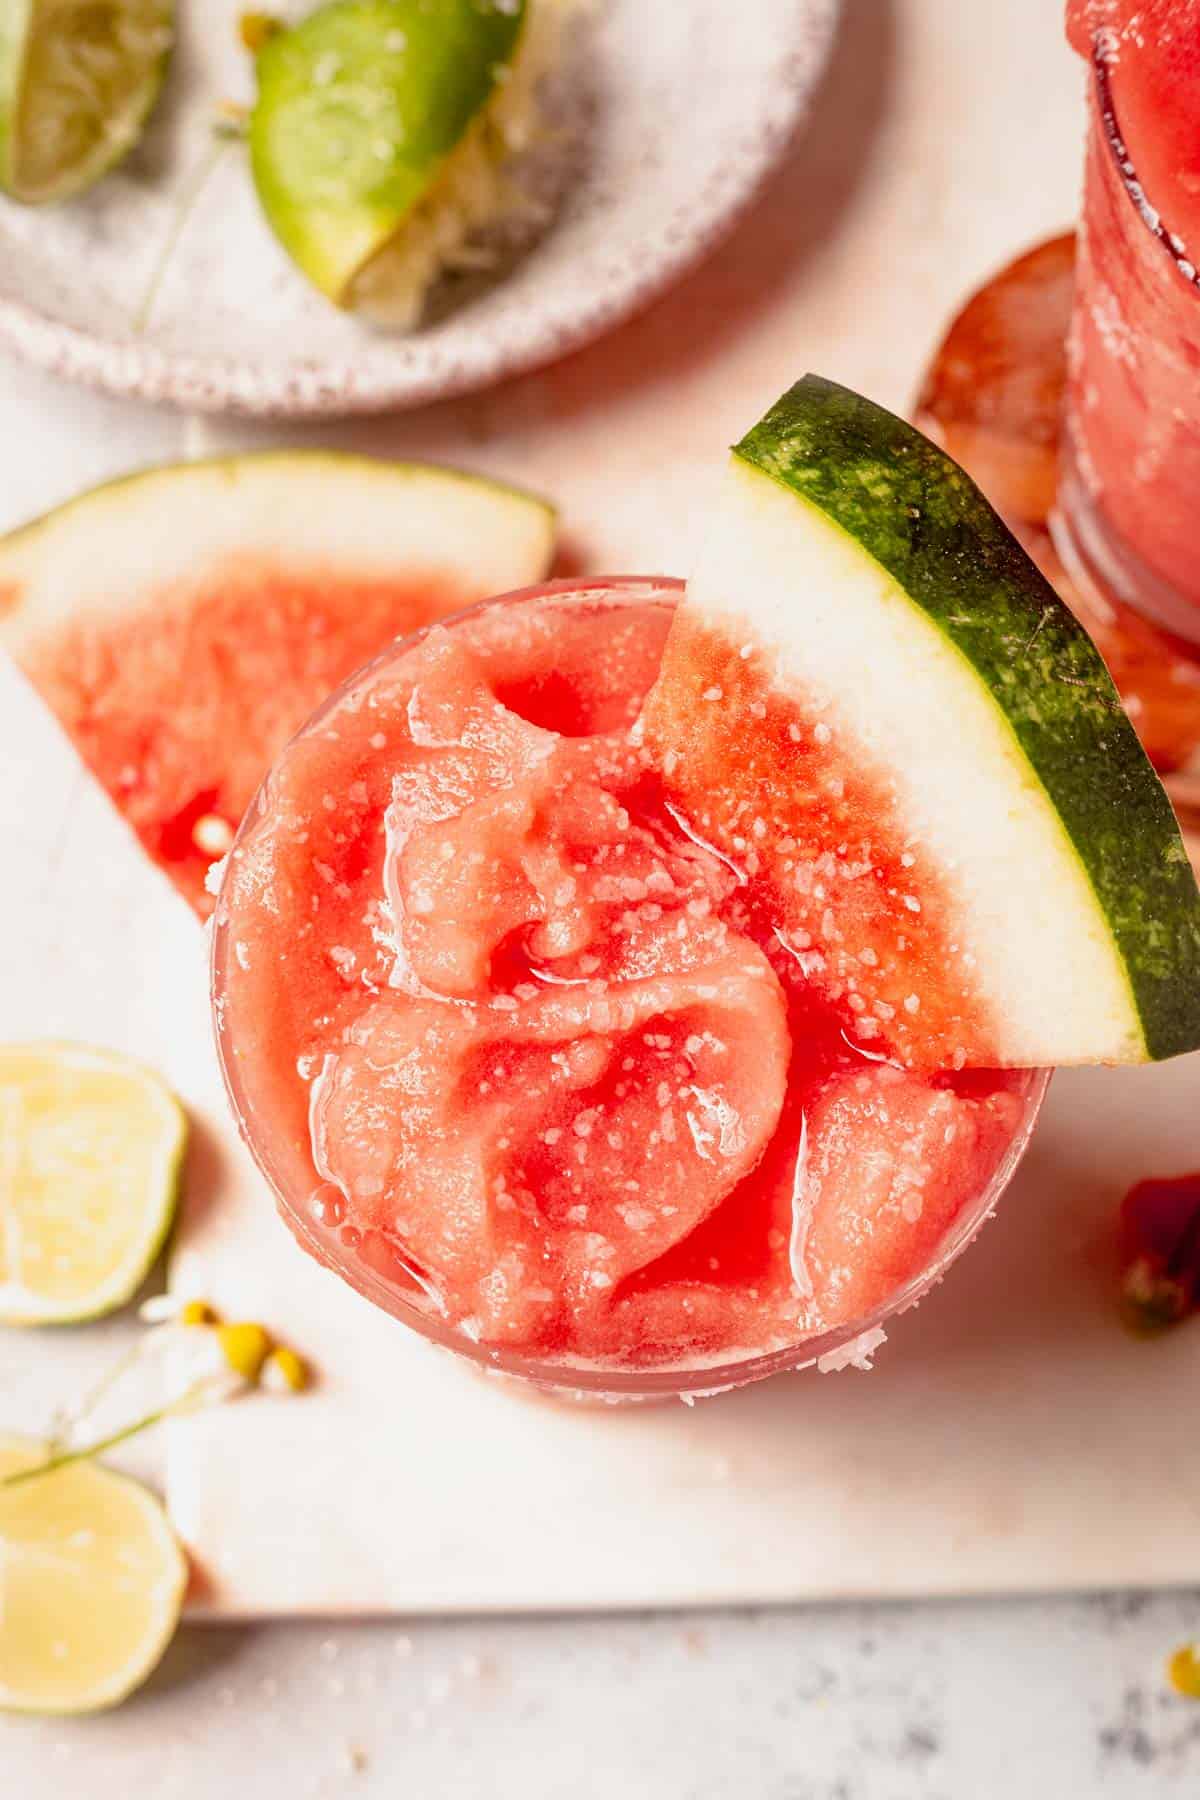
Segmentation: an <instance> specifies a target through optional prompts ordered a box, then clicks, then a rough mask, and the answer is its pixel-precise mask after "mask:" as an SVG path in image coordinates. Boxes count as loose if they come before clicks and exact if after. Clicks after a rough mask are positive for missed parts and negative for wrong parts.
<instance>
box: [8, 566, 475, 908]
mask: <svg viewBox="0 0 1200 1800" xmlns="http://www.w3.org/2000/svg"><path fill="white" fill-rule="evenodd" d="M481 597H482V596H481V595H480V594H479V593H478V592H472V591H470V590H469V588H468V587H467V586H466V585H465V584H464V583H463V581H462V579H461V577H458V576H454V575H447V574H445V573H443V572H440V571H438V570H435V569H430V570H428V571H424V570H420V569H406V570H404V571H403V572H402V573H398V574H397V575H396V576H394V577H388V578H386V579H381V578H378V577H361V576H356V575H355V574H354V573H353V572H352V571H348V570H347V569H346V568H344V567H337V568H329V569H327V570H322V569H320V568H313V567H307V568H305V569H303V570H300V569H289V568H286V567H282V566H280V565H278V564H277V563H275V562H273V561H272V562H267V561H264V560H262V559H260V558H257V557H254V556H249V555H247V556H242V557H238V558H230V559H228V560H226V561H224V562H223V563H221V565H220V566H218V567H214V568H209V569H205V570H203V571H202V572H200V573H198V574H197V576H196V578H195V579H194V580H193V581H191V582H188V583H187V584H185V585H179V586H175V587H172V588H170V589H168V590H167V591H165V592H159V593H150V594H146V595H142V596H139V597H138V599H137V603H136V604H135V605H131V606H130V607H128V608H127V609H125V610H124V611H122V612H119V613H110V614H106V615H101V616H97V617H93V616H84V617H79V618H76V619H72V620H70V621H68V622H67V623H65V624H63V625H60V626H58V627H57V628H55V629H54V630H52V631H50V632H49V633H47V634H46V635H44V636H43V637H42V638H41V639H40V640H39V641H38V642H37V643H36V644H35V645H33V646H32V647H31V648H29V649H28V650H26V651H25V652H24V654H23V656H22V666H23V668H24V670H25V673H26V674H27V676H28V677H29V679H30V681H31V682H32V683H33V685H34V686H35V687H36V688H37V690H38V692H39V693H40V694H41V696H42V698H43V699H44V700H45V702H46V704H47V705H48V706H49V707H50V709H51V710H52V711H53V712H54V713H55V715H56V716H57V718H58V720H59V722H60V723H61V725H62V726H63V728H64V729H65V730H66V731H67V733H68V734H69V736H70V737H71V738H72V740H73V741H74V743H75V745H76V748H77V749H78V751H79V754H80V756H81V757H82V758H83V760H84V762H85V763H86V764H87V766H88V768H89V769H91V771H92V773H93V774H94V775H95V776H96V777H97V779H98V780H99V781H100V782H101V783H102V784H103V786H104V788H105V789H106V790H107V792H108V794H109V796H110V797H111V799H112V800H113V801H114V803H115V804H116V806H117V807H118V808H119V810H120V811H121V812H122V813H123V815H124V816H125V818H126V819H127V820H128V822H129V824H130V825H131V826H132V827H133V829H134V830H135V831H136V832H137V834H138V837H139V838H140V839H141V841H142V843H143V845H144V846H145V848H146V851H147V853H148V854H149V855H150V856H151V857H152V858H153V860H154V861H155V862H156V863H157V864H158V865H159V867H160V868H162V869H163V870H164V871H165V873H166V874H167V875H169V876H170V878H171V880H172V881H173V882H174V883H175V885H176V886H177V887H178V889H179V891H180V892H181V893H182V894H183V896H184V898H185V899H186V900H187V901H188V902H189V904H190V905H191V906H193V907H194V908H195V910H196V912H197V913H199V914H200V915H201V917H207V916H208V914H209V913H210V912H211V910H212V900H211V897H210V896H209V895H208V893H207V892H206V891H205V886H204V882H205V876H206V874H207V872H208V869H209V866H210V865H211V863H212V862H213V860H214V857H215V856H219V855H221V854H223V852H224V851H225V850H226V849H228V847H229V843H230V842H231V841H232V836H233V832H234V831H235V830H236V828H237V825H238V824H239V822H240V820H241V817H242V814H243V813H244V811H245V809H246V807H247V806H248V805H249V803H250V800H251V799H252V798H253V795H254V793H255V790H256V789H257V787H258V784H259V782H260V781H261V780H262V778H263V776H264V775H265V773H266V771H267V769H268V768H269V767H270V764H271V763H272V762H273V761H274V759H275V757H276V756H277V755H278V753H279V751H280V750H281V749H282V748H283V746H284V744H285V743H286V742H287V740H288V738H289V737H291V735H292V733H293V732H294V731H296V730H297V729H298V727H299V726H300V725H301V724H302V723H303V722H304V720H305V719H306V718H307V717H308V715H309V714H310V713H311V712H312V711H313V709H314V708H315V707H316V706H318V705H319V704H320V702H321V701H322V700H323V699H324V698H325V697H326V695H327V694H329V692H330V691H331V690H332V689H333V688H334V687H336V686H337V685H338V684H339V683H340V682H342V681H343V680H344V679H345V678H346V676H347V675H349V674H350V673H351V672H352V671H353V670H354V669H356V668H357V667H358V666H359V665H360V664H361V663H363V662H365V661H366V660H367V659H368V658H369V657H371V656H373V655H374V654H375V653H376V652H377V651H378V650H380V649H381V648H382V647H383V646H384V645H385V644H387V643H388V642H390V640H391V639H392V638H394V637H397V636H402V635H404V634H405V633H407V632H410V631H413V630H415V629H417V628H418V627H419V626H421V625H424V624H427V623H429V622H430V621H431V620H432V619H436V618H440V617H442V616H443V615H444V614H446V613H448V612H452V611H454V610H455V609H456V608H457V607H459V606H463V605H465V604H467V603H468V602H469V601H471V600H475V599H479V598H481Z"/></svg>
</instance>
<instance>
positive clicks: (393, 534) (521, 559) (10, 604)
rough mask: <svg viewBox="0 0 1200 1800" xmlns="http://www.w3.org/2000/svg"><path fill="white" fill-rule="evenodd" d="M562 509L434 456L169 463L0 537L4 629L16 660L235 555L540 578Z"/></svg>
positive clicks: (494, 579)
mask: <svg viewBox="0 0 1200 1800" xmlns="http://www.w3.org/2000/svg"><path fill="white" fill-rule="evenodd" d="M556 531H557V515H556V512H555V509H554V507H553V506H551V505H550V503H549V502H548V501H546V500H543V499H541V498H539V497H538V496H536V495H533V494H530V493H526V492H525V491H524V490H522V489H519V488H515V487H509V486H507V485H506V484H504V483H502V482H498V481H493V480H490V479H489V478H487V477H484V476H477V475H471V474H465V473H462V472H460V471H458V470H454V469H446V468H441V467H437V466H435V465H433V464H428V463H414V462H388V461H382V460H377V459H375V458H372V457H366V456H357V455H352V454H349V453H345V452H339V451H324V450H267V451H254V452H249V453H246V454H242V455H234V456H223V457H213V458H210V459H205V460H198V461H195V462H187V463H168V464H163V465H161V466H159V467H156V468H152V469H144V470H138V471H135V472H134V473H132V474H129V475H125V476H120V477H118V478H117V479H116V480H113V481H109V482H106V483H104V484H103V485H102V486H100V487H96V488H92V489H89V490H88V491H87V492H85V493H83V494H80V495H78V496H77V497H75V498H74V499H71V500H68V501H66V502H65V503H64V504H63V505H61V506H58V507H56V508H54V509H53V510H52V511H50V512H47V513H45V514H43V515H42V516H41V517H39V518H37V519H34V520H32V521H31V522H30V523H28V524H26V525H23V526H20V527H18V528H17V529H16V530H15V531H13V532H10V533H9V534H8V536H6V537H4V538H2V539H0V645H2V646H3V647H4V648H5V649H7V650H8V651H9V652H10V654H11V655H12V656H13V657H14V658H15V659H16V661H17V662H18V663H20V662H21V661H22V657H23V654H24V652H25V651H26V650H27V649H32V648H35V647H36V645H37V644H38V642H39V640H41V638H42V637H43V635H44V634H46V633H48V632H52V631H53V630H54V629H55V628H56V627H57V626H59V625H62V624H65V623H67V622H68V621H73V622H79V621H80V620H83V619H86V618H88V617H91V618H105V617H113V616H120V615H121V614H122V613H128V612H131V611H136V610H137V609H138V608H139V607H140V606H142V605H143V604H144V603H145V599H146V596H147V595H148V594H152V593H159V592H165V591H168V590H169V589H171V588H172V587H173V586H175V585H176V584H191V583H194V582H202V581H203V580H204V579H205V576H206V573H207V572H210V571H212V570H214V569H219V568H220V566H221V564H222V563H223V562H224V561H226V560H227V559H231V558H239V557H245V556H251V557H255V558H257V559H259V560H261V561H265V562H269V563H272V564H274V565H275V566H278V567H280V568H283V569H290V568H300V569H303V570H305V571H308V572H317V571H320V570H322V569H328V570H329V571H330V573H331V574H332V575H333V576H334V577H335V578H336V577H337V575H338V574H339V573H349V574H352V575H354V576H356V577H370V576H372V575H378V576H379V577H381V578H386V577H388V576H395V575H396V573H397V572H404V571H406V570H413V571H415V572H419V573H422V574H424V573H429V574H431V575H434V576H439V575H441V576H449V577H451V578H455V577H457V578H459V579H460V580H461V581H462V583H463V585H464V587H465V588H466V589H467V591H469V592H471V593H475V594H483V593H503V592H506V591H507V590H509V589H512V588H517V587H522V586H526V585H529V584H531V583H533V582H535V581H538V580H540V579H541V578H542V577H543V576H544V575H545V574H546V573H547V571H548V569H549V567H550V564H551V562H552V560H553V556H554V546H555V537H556Z"/></svg>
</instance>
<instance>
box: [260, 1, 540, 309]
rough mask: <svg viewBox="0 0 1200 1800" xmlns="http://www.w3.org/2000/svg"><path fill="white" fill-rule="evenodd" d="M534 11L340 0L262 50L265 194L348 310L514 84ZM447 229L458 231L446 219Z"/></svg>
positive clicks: (291, 246) (313, 271) (287, 239)
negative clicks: (358, 282) (374, 262)
mask: <svg viewBox="0 0 1200 1800" xmlns="http://www.w3.org/2000/svg"><path fill="white" fill-rule="evenodd" d="M529 5H530V0H331V3H330V4H327V5H325V6H321V7H318V8H317V10H316V11H315V12H313V13H310V14H309V15H308V16H307V17H306V18H304V19H302V20H301V22H300V23H299V24H298V25H296V26H294V27H293V28H292V29H290V30H288V31H281V32H277V33H276V34H275V35H274V36H272V37H271V38H269V39H268V40H267V42H266V44H265V45H264V47H263V49H262V50H261V51H260V53H259V56H258V62H257V69H258V100H257V103H256V105H255V108H254V111H253V113H252V115H251V120H250V160H251V166H252V168H253V172H254V181H255V185H256V187H257V190H258V196H259V199H260V201H261V203H262V207H263V211H264V212H265V214H266V217H267V220H268V223H269V224H270V226H271V228H272V230H273V231H274V232H275V235H276V236H277V237H278V238H279V240H280V242H281V243H282V245H283V246H284V248H285V250H286V251H287V252H288V254H289V255H290V256H291V258H292V259H293V261H294V262H295V263H296V264H297V265H298V267H299V268H300V269H302V270H303V272H304V274H305V275H307V276H308V278H309V280H310V281H311V282H313V284H314V285H315V286H316V287H318V288H319V289H320V290H321V292H322V293H324V294H326V295H328V296H329V298H330V299H332V300H334V301H336V302H337V303H338V304H339V305H343V306H344V305H348V304H350V303H351V301H352V298H353V296H352V288H353V284H354V281H355V278H356V276H357V275H358V274H359V272H360V271H361V270H362V269H363V268H364V267H365V266H366V265H367V264H368V263H369V262H370V261H371V259H372V258H373V257H375V256H377V255H378V254H379V252H380V251H381V250H382V249H383V248H384V247H385V246H386V245H387V244H388V243H389V242H390V241H391V240H392V239H393V238H394V237H395V235H396V233H397V232H399V231H400V230H401V229H402V228H403V227H404V226H405V224H406V223H407V222H408V221H409V220H410V218H411V217H412V215H413V212H414V209H415V208H416V207H417V206H418V205H419V203H420V202H422V201H423V200H424V199H425V198H426V196H427V195H429V194H430V191H431V190H432V189H433V187H434V185H435V183H437V182H438V180H439V177H441V176H442V175H443V173H444V171H445V169H446V167H447V164H448V163H449V162H450V160H451V159H452V158H453V157H454V156H455V153H456V152H458V151H459V150H460V148H461V147H462V146H463V145H464V143H465V142H466V140H467V139H468V135H469V133H470V132H471V129H472V127H473V126H474V125H475V124H476V123H477V122H478V121H480V120H481V119H482V116H483V115H484V114H485V112H486V111H487V109H488V107H489V104H490V103H491V101H492V100H493V97H494V96H495V95H496V94H497V93H498V92H499V91H500V90H502V89H503V88H504V87H505V86H506V84H507V83H508V81H509V80H510V77H511V75H512V63H513V59H514V56H515V55H516V52H517V49H518V46H519V44H520V43H521V40H522V35H523V29H524V25H525V18H526V13H527V10H528V8H529ZM489 191H490V190H489ZM442 230H443V233H449V234H450V235H451V236H453V235H454V227H453V221H452V220H451V219H450V218H449V214H447V215H446V216H445V217H444V219H443V226H442Z"/></svg>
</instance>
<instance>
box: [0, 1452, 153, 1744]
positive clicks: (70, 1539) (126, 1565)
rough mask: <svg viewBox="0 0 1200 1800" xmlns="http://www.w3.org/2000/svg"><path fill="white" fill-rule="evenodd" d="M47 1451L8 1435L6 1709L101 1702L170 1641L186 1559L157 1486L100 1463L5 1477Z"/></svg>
mask: <svg viewBox="0 0 1200 1800" xmlns="http://www.w3.org/2000/svg"><path fill="white" fill-rule="evenodd" d="M43 1455H44V1450H43V1447H42V1446H41V1445H40V1444H36V1443H32V1442H31V1441H30V1440H29V1439H27V1438H13V1437H0V1708H7V1709H9V1710H11V1711H15V1712H37V1713H83V1712H97V1711H99V1709H100V1708H101V1707H105V1706H115V1705H116V1704H117V1702H118V1701H119V1700H123V1699H124V1698H125V1696H126V1695H127V1694H129V1693H132V1691H133V1689H134V1688H136V1687H139V1686H140V1685H141V1683H142V1682H143V1681H145V1679H146V1677H147V1675H149V1673H150V1671H151V1670H152V1669H153V1668H154V1666H155V1664H156V1663H157V1662H158V1661H159V1658H160V1657H161V1656H162V1653H163V1651H164V1650H165V1649H166V1647H167V1645H168V1644H169V1643H170V1641H171V1638H172V1636H173V1635H174V1632H175V1627H176V1624H177V1623H178V1620H179V1610H180V1607H181V1606H182V1605H183V1594H184V1589H185V1587H186V1586H187V1562H186V1560H185V1558H184V1555H183V1552H182V1551H181V1549H180V1547H179V1544H178V1542H177V1540H176V1538H175V1534H174V1533H173V1532H172V1530H171V1527H170V1526H169V1525H168V1523H167V1520H166V1517H165V1515H164V1513H163V1509H162V1507H161V1506H160V1505H159V1503H158V1501H157V1500H156V1499H155V1498H154V1496H153V1495H152V1494H150V1493H148V1492H147V1490H146V1489H145V1488H144V1487H142V1486H140V1485H139V1483H138V1482H136V1481H131V1480H130V1479H129V1478H128V1476H125V1475H117V1474H114V1473H113V1471H112V1470H111V1469H105V1468H101V1467H100V1465H99V1464H98V1463H91V1462H79V1463H72V1464H71V1465H70V1466H69V1467H66V1468H63V1469H57V1470H55V1471H54V1473H53V1474H50V1475H39V1476H38V1478H37V1480H36V1481H28V1482H24V1483H21V1484H19V1485H18V1486H16V1487H5V1486H3V1485H2V1484H3V1482H4V1481H5V1479H6V1478H7V1477H8V1476H10V1475H15V1474H17V1473H19V1472H20V1471H21V1470H22V1469H27V1468H32V1467H34V1466H35V1465H36V1464H37V1463H39V1462H41V1460H42V1457H43Z"/></svg>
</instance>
